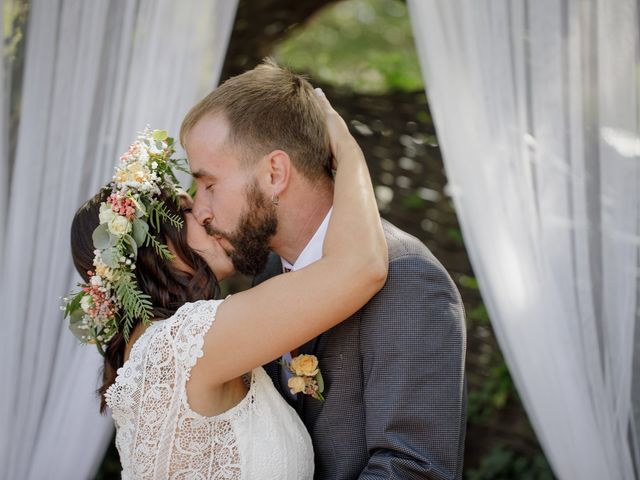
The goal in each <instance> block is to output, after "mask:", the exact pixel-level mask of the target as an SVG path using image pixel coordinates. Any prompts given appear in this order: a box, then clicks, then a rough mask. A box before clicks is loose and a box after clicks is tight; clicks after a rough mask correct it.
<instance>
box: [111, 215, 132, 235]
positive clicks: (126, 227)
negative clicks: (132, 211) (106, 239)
mask: <svg viewBox="0 0 640 480" xmlns="http://www.w3.org/2000/svg"><path fill="white" fill-rule="evenodd" d="M130 231H131V222H130V221H129V220H127V217H123V216H122V215H116V216H115V217H114V218H113V219H112V220H111V221H110V222H109V232H111V233H112V234H113V235H117V236H122V235H125V234H127V233H129V232H130Z"/></svg>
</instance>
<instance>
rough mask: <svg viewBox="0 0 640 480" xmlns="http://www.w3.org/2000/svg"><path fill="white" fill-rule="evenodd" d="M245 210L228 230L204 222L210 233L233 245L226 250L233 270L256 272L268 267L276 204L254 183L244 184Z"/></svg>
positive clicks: (275, 226) (251, 273) (253, 273)
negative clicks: (229, 231) (224, 230)
mask: <svg viewBox="0 0 640 480" xmlns="http://www.w3.org/2000/svg"><path fill="white" fill-rule="evenodd" d="M246 198H247V209H246V210H245V211H244V212H243V213H242V214H241V215H240V220H239V222H238V228H237V229H236V231H235V232H233V233H227V232H223V231H220V230H218V229H216V228H215V227H212V226H211V225H209V224H207V225H205V229H206V231H207V233H208V234H209V235H219V236H221V237H223V238H225V239H226V240H227V241H228V242H229V243H230V244H231V246H232V247H233V250H232V251H230V252H227V253H228V254H229V258H230V259H231V261H232V262H233V266H234V267H235V269H236V271H238V272H240V273H244V274H246V275H257V274H259V273H260V272H262V271H263V270H264V269H265V267H266V266H267V260H268V258H269V251H270V248H269V244H270V242H271V238H273V236H274V235H275V234H276V231H277V230H278V217H277V215H276V207H275V205H273V203H272V202H270V201H269V199H268V198H267V196H266V195H264V194H263V193H262V192H261V191H260V189H259V188H258V185H257V183H256V182H254V183H253V184H252V185H250V186H248V187H247V195H246Z"/></svg>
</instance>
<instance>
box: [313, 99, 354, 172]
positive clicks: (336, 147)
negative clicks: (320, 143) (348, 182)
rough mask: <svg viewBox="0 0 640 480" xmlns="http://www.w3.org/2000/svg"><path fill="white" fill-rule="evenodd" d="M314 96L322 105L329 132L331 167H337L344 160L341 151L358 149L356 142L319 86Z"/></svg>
mask: <svg viewBox="0 0 640 480" xmlns="http://www.w3.org/2000/svg"><path fill="white" fill-rule="evenodd" d="M314 92H315V94H316V97H317V98H318V102H319V103H320V106H321V107H322V110H323V112H324V113H325V121H326V125H327V132H328V133H329V140H330V142H331V152H332V153H333V165H332V167H333V169H336V168H338V164H339V163H340V161H341V160H344V159H345V157H344V155H342V152H344V151H345V150H348V149H352V148H354V147H355V148H357V149H358V150H360V147H359V146H358V142H356V140H355V138H353V135H351V133H350V132H349V127H347V123H346V122H345V121H344V119H343V118H342V117H341V116H340V114H339V113H338V112H336V111H335V109H334V108H333V107H332V106H331V103H329V100H328V99H327V97H326V95H325V94H324V92H323V91H322V89H321V88H316V89H314Z"/></svg>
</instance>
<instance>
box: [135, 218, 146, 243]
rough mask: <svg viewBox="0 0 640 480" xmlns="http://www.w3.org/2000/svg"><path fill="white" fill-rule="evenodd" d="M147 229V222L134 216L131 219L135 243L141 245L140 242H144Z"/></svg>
mask: <svg viewBox="0 0 640 480" xmlns="http://www.w3.org/2000/svg"><path fill="white" fill-rule="evenodd" d="M148 231H149V225H147V222H145V221H143V220H140V219H139V218H136V219H135V220H134V221H133V232H131V233H132V235H133V238H134V240H135V241H136V244H137V245H138V246H139V247H141V246H142V244H143V243H144V241H145V239H146V238H147V232H148Z"/></svg>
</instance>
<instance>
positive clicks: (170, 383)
mask: <svg viewBox="0 0 640 480" xmlns="http://www.w3.org/2000/svg"><path fill="white" fill-rule="evenodd" d="M318 102H319V103H320V105H321V107H322V108H323V110H324V113H325V118H326V125H327V129H328V132H329V135H330V141H331V148H332V151H333V152H334V156H335V157H337V158H336V159H335V162H336V165H334V166H335V167H336V168H337V172H336V176H335V193H334V204H333V214H332V217H331V221H330V224H329V228H328V232H327V236H326V240H325V242H324V247H323V258H322V259H321V260H320V261H318V262H316V263H314V264H312V265H310V266H308V267H306V268H304V269H301V270H299V271H296V272H291V273H288V274H286V275H280V276H278V277H275V278H272V279H270V280H268V281H266V282H264V283H262V284H260V285H259V286H256V287H254V288H251V289H250V290H247V291H245V292H242V293H238V294H235V295H233V296H229V297H227V299H225V300H213V299H212V298H213V296H214V295H215V291H216V290H217V281H216V279H223V278H225V277H227V276H229V275H230V274H231V273H232V272H233V267H232V264H231V261H230V260H229V258H228V257H227V256H226V254H225V253H224V251H223V250H222V248H221V247H220V245H219V244H218V243H217V241H216V240H215V239H214V238H212V237H209V236H208V235H207V234H206V233H205V232H204V229H203V228H202V227H201V226H200V225H199V224H198V223H197V221H196V220H195V219H194V218H193V216H192V214H191V213H190V210H189V202H190V199H188V198H186V197H184V196H183V197H182V199H181V200H178V198H177V196H176V195H175V193H174V192H173V193H172V189H175V187H174V183H172V180H171V179H174V180H175V177H174V176H173V173H172V171H171V168H170V162H169V160H168V157H169V156H170V155H169V154H170V153H172V151H173V150H172V149H171V143H172V140H171V139H170V138H168V137H167V136H166V132H165V134H163V133H162V132H158V131H155V132H153V135H151V134H149V132H147V133H148V135H147V137H146V140H145V141H143V142H138V143H137V144H134V145H133V146H132V148H131V149H130V150H129V152H127V153H126V154H125V155H124V156H123V158H122V160H123V163H122V165H121V166H120V167H119V168H118V169H117V170H116V175H115V176H114V183H112V184H111V185H110V186H109V187H107V188H106V189H104V190H103V191H102V192H101V193H100V194H98V195H97V196H96V197H94V198H93V199H91V200H90V201H89V202H87V203H86V204H85V205H84V206H83V207H81V208H80V209H79V210H78V212H77V213H76V216H75V218H74V222H73V225H72V233H71V237H72V253H73V258H74V263H75V266H76V268H77V269H78V271H79V272H80V274H81V275H82V276H83V278H84V280H85V282H86V283H85V284H83V285H82V291H81V292H80V293H79V294H77V295H76V296H75V297H74V298H73V299H71V300H69V303H68V304H67V309H66V310H67V314H68V315H69V316H70V317H71V329H72V331H73V332H74V333H75V334H76V335H77V336H78V337H79V338H80V339H81V340H82V341H84V342H86V343H93V344H95V345H96V346H97V347H98V349H99V350H100V351H101V353H102V354H103V355H104V357H105V359H104V373H103V381H104V384H103V386H102V387H101V388H100V389H99V393H100V394H101V396H102V403H101V411H104V410H105V409H106V406H109V407H110V408H111V410H112V415H113V418H114V421H115V425H116V430H117V434H116V446H117V448H118V452H119V454H120V460H121V463H122V469H123V471H122V478H125V479H126V478H172V479H182V478H198V479H206V478H215V479H218V478H220V479H222V478H224V479H247V478H260V479H276V478H277V479H291V480H300V479H311V478H313V450H312V445H311V440H310V437H309V435H308V433H307V431H306V429H305V427H304V425H303V423H302V422H301V420H300V419H299V417H298V416H297V414H296V413H295V411H294V410H293V409H292V408H291V407H290V406H289V405H287V404H286V402H285V401H284V400H283V398H282V397H281V396H280V395H279V394H278V393H277V391H276V389H275V387H274V386H273V384H272V383H271V380H270V378H269V377H268V376H267V375H266V373H265V372H264V370H263V369H262V367H261V365H264V364H266V363H268V362H270V361H272V360H273V359H275V358H278V357H280V356H281V355H282V354H283V352H287V351H291V350H293V349H295V348H296V347H298V346H299V345H302V344H304V343H305V342H307V341H309V340H311V339H312V338H314V337H316V336H318V335H319V334H320V333H322V332H323V331H325V330H327V329H329V328H331V327H332V326H334V325H336V324H338V323H339V322H341V321H343V320H344V319H346V318H348V317H349V316H350V315H351V314H353V313H355V312H356V311H357V310H358V309H360V308H361V307H362V306H363V305H364V304H365V303H366V302H367V301H368V300H369V299H370V298H371V297H372V296H373V295H374V294H375V293H377V292H378V291H379V290H380V289H381V288H382V286H383V285H384V282H385V280H386V273H387V247H386V242H385V240H384V236H383V233H382V228H381V223H380V218H379V214H378V210H377V206H376V202H375V197H374V193H373V189H372V186H371V181H370V178H369V174H368V170H367V167H366V163H365V160H364V157H363V155H362V152H361V150H360V148H359V147H358V145H357V143H356V141H355V140H354V139H353V137H352V136H351V135H350V134H349V131H348V129H347V127H346V124H345V123H344V121H343V120H342V118H340V116H339V115H338V114H337V113H336V112H335V111H334V110H333V108H332V107H331V105H330V104H329V102H328V101H327V100H326V98H325V97H324V95H322V94H319V95H318ZM145 142H146V143H145ZM145 182H146V183H145ZM154 182H155V183H154ZM185 222H186V228H185V229H181V228H180V226H181V224H182V223H185ZM356 239H357V241H356ZM194 251H197V252H198V254H195V253H194ZM212 272H213V273H212ZM214 275H215V276H214ZM302 318H303V319H304V321H300V319H302ZM303 360H305V359H303ZM306 360H309V359H306ZM313 361H315V359H313ZM312 363H313V362H312ZM312 366H313V368H312V369H315V370H314V371H313V372H310V374H312V375H313V374H316V373H317V369H316V368H315V364H313V365H312ZM319 370H320V371H321V370H322V359H321V358H320V363H319ZM247 372H250V373H248V374H247ZM316 378H317V377H316ZM305 382H306V386H307V387H308V388H306V389H304V388H300V389H299V390H302V393H300V394H311V395H313V396H314V398H321V395H318V391H320V392H321V389H322V387H321V385H318V383H317V382H316V380H313V379H310V378H309V377H307V378H306V380H305ZM304 385H305V383H303V387H304ZM314 401H321V400H320V399H317V400H314Z"/></svg>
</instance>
